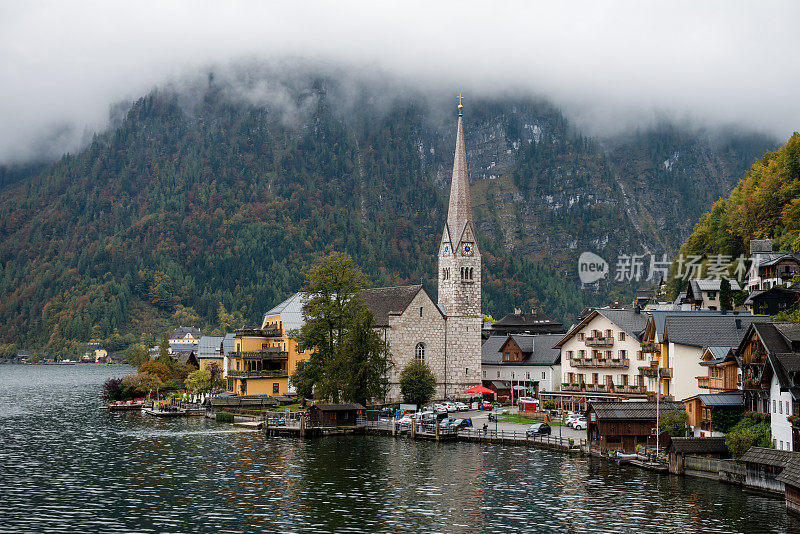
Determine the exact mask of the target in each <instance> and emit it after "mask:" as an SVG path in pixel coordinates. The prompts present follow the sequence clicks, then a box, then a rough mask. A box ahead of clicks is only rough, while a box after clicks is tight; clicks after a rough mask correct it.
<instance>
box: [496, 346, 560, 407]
mask: <svg viewBox="0 0 800 534" xmlns="http://www.w3.org/2000/svg"><path fill="white" fill-rule="evenodd" d="M561 337H562V336H561V335H560V334H541V335H528V334H509V335H505V336H491V337H490V338H489V339H487V340H486V341H485V342H484V343H483V347H482V354H481V377H482V380H483V385H484V386H485V387H487V388H489V389H492V390H494V391H495V392H496V393H497V395H498V399H500V400H502V399H503V398H509V397H512V395H513V397H514V398H518V397H524V396H529V397H534V398H539V393H540V392H547V391H551V392H552V391H558V388H559V384H560V382H561V352H560V351H559V350H558V349H556V348H553V345H554V344H555V343H556V342H557V341H558V340H559V339H561Z"/></svg>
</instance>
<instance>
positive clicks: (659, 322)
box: [649, 310, 753, 342]
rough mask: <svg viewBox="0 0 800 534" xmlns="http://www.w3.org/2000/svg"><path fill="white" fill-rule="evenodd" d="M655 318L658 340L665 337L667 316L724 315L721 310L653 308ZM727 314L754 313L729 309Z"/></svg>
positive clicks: (741, 315)
mask: <svg viewBox="0 0 800 534" xmlns="http://www.w3.org/2000/svg"><path fill="white" fill-rule="evenodd" d="M649 313H650V315H651V317H652V318H653V325H654V326H655V329H656V340H657V341H659V342H660V341H661V340H663V339H664V326H665V324H666V321H667V317H671V316H678V317H703V316H706V315H722V311H721V310H653V311H651V312H649ZM725 315H729V316H732V317H749V316H751V315H753V314H752V313H750V312H749V311H727V312H726V313H725Z"/></svg>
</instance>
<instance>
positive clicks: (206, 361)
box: [197, 336, 225, 371]
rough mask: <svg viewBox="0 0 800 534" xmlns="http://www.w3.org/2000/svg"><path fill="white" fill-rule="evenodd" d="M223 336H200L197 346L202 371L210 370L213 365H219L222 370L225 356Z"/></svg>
mask: <svg viewBox="0 0 800 534" xmlns="http://www.w3.org/2000/svg"><path fill="white" fill-rule="evenodd" d="M223 339H225V338H224V337H222V336H200V342H199V343H198V346H197V360H198V361H199V362H200V370H201V371H205V370H207V369H210V367H211V365H212V364H217V365H218V366H219V369H220V370H222V364H223V361H224V355H223V354H222V340H223Z"/></svg>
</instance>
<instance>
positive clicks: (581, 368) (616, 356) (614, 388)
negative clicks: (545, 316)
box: [554, 308, 649, 398]
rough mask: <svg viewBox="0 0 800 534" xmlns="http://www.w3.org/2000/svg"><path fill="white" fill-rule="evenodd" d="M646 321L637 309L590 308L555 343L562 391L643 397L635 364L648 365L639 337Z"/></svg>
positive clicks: (643, 386)
mask: <svg viewBox="0 0 800 534" xmlns="http://www.w3.org/2000/svg"><path fill="white" fill-rule="evenodd" d="M646 324H647V316H646V315H645V314H642V313H641V312H640V311H638V310H630V309H622V308H597V309H594V310H592V311H591V312H590V313H589V314H588V315H587V316H586V317H585V318H584V319H583V320H582V321H580V322H579V323H578V324H576V325H575V326H574V327H572V328H571V329H570V331H569V332H567V334H566V335H564V336H563V337H562V338H561V339H560V340H559V341H558V342H557V343H556V344H555V345H554V348H556V349H559V350H560V351H561V364H562V373H561V375H562V383H561V390H562V391H565V392H567V391H574V392H576V393H585V392H597V393H615V394H617V395H619V394H625V395H633V396H638V397H640V398H641V397H644V395H645V393H646V391H647V389H646V385H645V381H644V379H643V377H642V376H641V375H640V374H639V371H638V368H637V364H639V363H641V365H649V362H647V361H646V360H645V357H644V355H643V354H642V352H641V343H640V337H639V336H640V334H641V331H642V330H643V329H644V327H645V325H646Z"/></svg>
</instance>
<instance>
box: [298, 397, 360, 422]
mask: <svg viewBox="0 0 800 534" xmlns="http://www.w3.org/2000/svg"><path fill="white" fill-rule="evenodd" d="M365 411H366V408H364V406H362V405H361V404H357V403H356V404H313V405H312V406H311V408H309V409H308V415H309V419H310V421H311V424H312V425H314V426H327V427H333V426H355V425H356V423H357V422H358V420H359V418H361V417H363V416H364V412H365Z"/></svg>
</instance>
